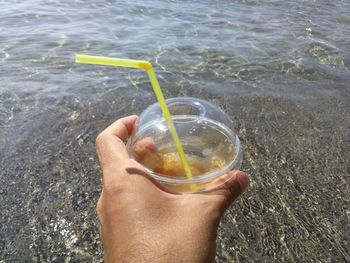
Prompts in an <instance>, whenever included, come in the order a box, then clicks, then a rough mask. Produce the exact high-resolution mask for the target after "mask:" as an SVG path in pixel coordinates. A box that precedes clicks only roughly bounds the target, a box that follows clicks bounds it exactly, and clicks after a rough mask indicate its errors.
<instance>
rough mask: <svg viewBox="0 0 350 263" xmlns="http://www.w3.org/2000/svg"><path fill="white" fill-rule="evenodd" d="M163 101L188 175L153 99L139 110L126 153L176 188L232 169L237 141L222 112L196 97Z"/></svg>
mask: <svg viewBox="0 0 350 263" xmlns="http://www.w3.org/2000/svg"><path fill="white" fill-rule="evenodd" d="M166 102H167V105H168V108H169V111H170V113H171V115H172V119H173V123H174V126H175V128H176V131H177V133H178V136H179V138H180V141H181V144H182V147H183V149H184V151H185V154H186V158H187V160H188V163H189V165H190V169H191V171H192V175H193V177H192V178H190V179H189V178H187V177H186V176H185V173H184V170H183V167H182V163H181V161H180V159H179V157H178V153H177V151H176V147H175V145H174V143H173V141H172V137H171V135H170V132H169V129H168V126H167V123H166V121H165V120H164V118H163V115H162V111H161V109H160V107H159V104H158V103H156V104H153V105H151V106H150V107H148V108H147V109H146V110H145V111H144V112H143V113H142V114H141V115H140V118H139V122H138V124H137V125H136V129H135V131H134V134H133V136H132V137H131V139H130V140H129V142H128V150H129V153H130V156H131V157H132V158H134V159H135V160H136V161H138V162H139V163H141V164H142V165H143V166H144V167H145V169H146V170H147V171H148V172H149V174H150V175H151V176H152V177H154V178H155V179H156V180H158V181H159V182H161V183H163V184H164V185H166V186H168V187H169V188H170V189H172V190H174V191H177V192H197V191H203V190H208V189H212V188H213V187H216V186H218V185H220V184H222V183H224V182H225V181H227V180H228V179H229V176H228V172H229V171H230V170H232V169H238V168H239V166H240V164H241V160H242V155H241V148H240V141H239V139H238V137H237V136H236V134H235V132H234V130H233V125H232V122H231V120H230V118H229V117H228V116H227V114H226V113H224V112H223V111H222V110H221V109H219V108H218V107H216V106H214V105H213V104H211V103H209V102H207V101H204V100H201V99H197V98H172V99H168V100H167V101H166Z"/></svg>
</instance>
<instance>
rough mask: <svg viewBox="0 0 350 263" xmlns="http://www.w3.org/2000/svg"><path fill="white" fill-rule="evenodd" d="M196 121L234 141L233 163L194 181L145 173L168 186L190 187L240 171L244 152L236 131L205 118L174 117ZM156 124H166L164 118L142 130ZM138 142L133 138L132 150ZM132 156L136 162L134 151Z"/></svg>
mask: <svg viewBox="0 0 350 263" xmlns="http://www.w3.org/2000/svg"><path fill="white" fill-rule="evenodd" d="M191 118H192V119H196V121H198V119H200V120H201V121H206V122H209V123H210V124H211V125H213V126H215V128H217V129H219V130H220V131H222V132H224V134H225V135H226V136H227V137H228V138H229V139H230V140H231V141H232V144H233V145H234V147H235V154H234V158H233V159H232V160H231V162H229V163H228V164H226V165H225V166H224V167H223V168H221V169H218V170H214V171H211V172H207V173H204V174H202V175H199V176H196V177H194V178H192V179H187V178H186V177H182V178H181V177H180V178H179V177H174V176H166V175H163V174H159V173H156V172H154V171H153V170H151V169H149V168H147V167H145V166H143V167H144V169H145V171H146V172H147V173H149V174H150V175H151V176H152V177H153V178H154V179H156V180H157V181H160V182H162V183H166V184H173V185H176V184H185V185H189V184H198V183H205V182H208V181H212V180H214V179H217V178H219V177H220V176H223V175H225V174H227V173H228V172H229V171H231V170H233V169H234V168H235V169H238V168H239V166H240V164H241V161H242V156H241V155H242V152H241V142H240V140H239V138H238V136H237V135H236V134H235V133H234V131H233V130H232V129H230V128H228V127H227V126H226V125H225V124H223V123H220V122H217V121H215V120H212V119H209V118H206V117H203V116H193V115H175V116H173V121H174V122H176V121H181V120H182V121H183V120H185V119H191ZM156 122H166V121H165V119H164V118H161V119H156V120H154V121H151V122H149V123H147V124H146V125H145V126H144V127H143V128H142V130H146V129H147V128H149V127H150V126H152V125H154V123H156ZM136 140H137V137H136V138H133V140H132V141H130V142H129V143H131V148H132V146H133V144H134V143H135V141H136ZM129 154H130V158H132V159H134V160H135V161H137V160H136V159H135V158H134V156H133V151H130V152H129Z"/></svg>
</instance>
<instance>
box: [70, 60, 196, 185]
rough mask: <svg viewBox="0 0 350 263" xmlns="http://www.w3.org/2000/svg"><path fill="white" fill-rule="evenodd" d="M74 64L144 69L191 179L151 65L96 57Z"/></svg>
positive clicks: (144, 62)
mask: <svg viewBox="0 0 350 263" xmlns="http://www.w3.org/2000/svg"><path fill="white" fill-rule="evenodd" d="M75 62H77V63H84V64H94V65H104V66H116V67H127V68H138V69H144V70H146V72H147V75H148V77H149V79H150V81H151V84H152V87H153V91H154V93H155V95H156V98H157V100H158V103H159V105H160V108H161V110H162V112H163V117H164V119H165V121H166V123H167V125H168V128H169V131H170V134H171V137H172V139H173V141H174V144H175V147H176V150H177V153H178V155H179V157H180V160H181V163H182V166H183V168H184V171H185V174H186V177H187V179H192V172H191V169H190V166H189V164H188V160H187V158H186V155H185V152H184V150H183V147H182V145H181V142H180V139H179V136H178V134H177V132H176V129H175V125H174V123H173V119H172V117H171V114H170V112H169V109H168V106H167V105H166V102H165V99H164V95H163V92H162V89H161V88H160V86H159V83H158V79H157V76H156V74H155V72H154V70H153V67H152V64H151V63H150V62H148V61H144V60H133V59H121V58H109V57H98V56H88V55H79V54H77V55H76V56H75Z"/></svg>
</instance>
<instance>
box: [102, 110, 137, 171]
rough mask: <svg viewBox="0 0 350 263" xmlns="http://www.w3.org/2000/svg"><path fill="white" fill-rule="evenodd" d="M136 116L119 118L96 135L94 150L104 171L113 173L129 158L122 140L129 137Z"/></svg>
mask: <svg viewBox="0 0 350 263" xmlns="http://www.w3.org/2000/svg"><path fill="white" fill-rule="evenodd" d="M137 118H138V117H137V116H136V115H133V116H128V117H124V118H121V119H119V120H117V121H115V122H114V123H112V124H111V125H110V126H108V127H107V128H106V129H105V130H104V131H102V132H101V133H100V134H99V135H98V136H97V138H96V150H97V155H98V158H99V161H100V165H101V168H102V170H103V171H104V172H105V171H107V170H112V171H114V173H115V172H116V171H118V170H120V167H121V166H122V165H123V163H125V162H126V161H127V160H128V159H129V154H128V152H127V150H126V147H125V144H124V141H126V140H127V139H128V138H129V136H130V134H131V132H132V130H133V127H134V125H135V122H136V120H137ZM118 168H119V169H118Z"/></svg>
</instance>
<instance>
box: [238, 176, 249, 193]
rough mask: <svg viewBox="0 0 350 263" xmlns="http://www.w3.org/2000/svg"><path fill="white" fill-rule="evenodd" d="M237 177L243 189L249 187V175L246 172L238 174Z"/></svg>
mask: <svg viewBox="0 0 350 263" xmlns="http://www.w3.org/2000/svg"><path fill="white" fill-rule="evenodd" d="M236 179H237V181H238V183H239V186H240V187H241V189H245V188H247V187H248V185H249V177H248V175H247V174H245V173H238V174H237V175H236Z"/></svg>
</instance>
